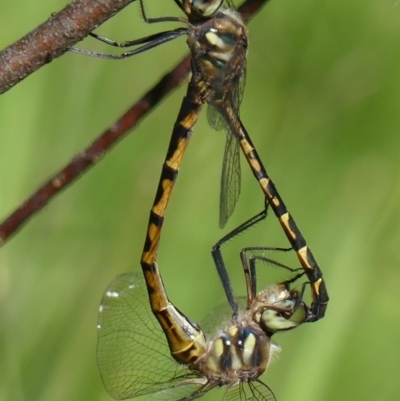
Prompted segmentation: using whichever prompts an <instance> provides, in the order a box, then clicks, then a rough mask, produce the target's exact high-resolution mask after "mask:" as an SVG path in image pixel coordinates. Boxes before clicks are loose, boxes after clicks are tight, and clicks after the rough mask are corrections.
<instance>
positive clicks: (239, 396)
mask: <svg viewBox="0 0 400 401" xmlns="http://www.w3.org/2000/svg"><path fill="white" fill-rule="evenodd" d="M222 401H276V397H275V395H274V393H273V392H272V390H271V389H270V388H269V387H268V386H267V385H266V384H264V383H263V382H262V381H260V380H254V381H249V382H248V383H244V382H240V383H238V384H236V385H233V386H231V387H229V388H228V389H227V390H226V392H225V394H224V396H223V398H222Z"/></svg>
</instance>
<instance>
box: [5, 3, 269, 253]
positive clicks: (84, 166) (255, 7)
mask: <svg viewBox="0 0 400 401" xmlns="http://www.w3.org/2000/svg"><path fill="white" fill-rule="evenodd" d="M268 2H269V0H246V1H245V2H244V4H243V5H242V6H241V7H239V11H240V12H241V13H242V14H243V16H244V18H245V19H246V21H247V20H249V19H250V18H251V17H252V16H254V15H255V14H256V13H257V12H258V11H259V10H260V8H261V7H262V6H263V5H264V4H266V3H268ZM189 72H190V57H187V58H185V59H184V60H183V61H182V62H180V63H179V64H178V65H177V66H176V67H175V68H174V69H173V70H172V71H171V72H170V73H168V74H166V75H165V76H164V77H163V78H162V79H161V80H160V81H159V82H158V83H157V84H156V85H155V86H154V87H153V88H152V89H151V90H149V91H148V92H147V93H146V94H145V95H144V96H143V97H142V98H141V99H140V100H139V101H138V102H136V103H135V104H134V105H133V106H132V107H131V108H130V109H129V110H128V111H127V112H126V113H125V114H124V115H123V116H122V117H121V118H120V119H119V120H118V121H117V122H116V123H115V124H113V125H112V126H111V127H110V128H109V129H107V130H106V131H105V132H104V133H103V134H101V135H100V136H99V137H98V138H97V139H96V140H95V141H94V142H93V143H92V144H91V145H90V146H89V147H88V148H86V149H85V150H84V151H83V152H81V153H79V154H78V155H76V156H74V158H73V159H72V160H71V161H70V163H69V164H68V165H67V166H65V167H64V168H62V169H61V170H60V171H59V172H58V173H57V174H55V175H54V176H53V177H52V178H51V179H50V180H49V181H47V182H46V183H45V184H44V185H43V186H42V187H40V188H39V189H38V190H37V191H36V192H35V193H34V194H33V195H32V196H31V197H30V198H29V199H27V200H26V201H25V202H24V203H23V204H22V205H21V206H20V207H19V208H18V209H17V210H15V211H14V212H13V213H12V214H11V215H9V217H7V218H6V219H5V220H4V221H3V222H2V223H1V224H0V246H1V245H3V244H4V243H5V242H6V241H7V240H8V239H9V238H10V237H11V236H12V235H13V234H15V233H16V231H17V230H18V229H19V228H20V227H21V226H22V225H23V224H25V223H26V222H27V221H28V219H29V218H30V217H31V216H32V215H33V214H35V213H37V212H38V211H39V210H41V209H42V208H43V207H44V206H45V205H46V204H47V203H48V202H49V201H50V200H51V199H52V198H53V197H54V196H55V195H56V194H58V193H59V192H60V191H61V190H63V189H64V188H66V187H67V186H68V185H70V184H72V183H73V182H74V181H75V180H76V179H77V178H78V177H79V176H80V175H82V174H83V173H84V172H85V171H87V170H88V168H89V167H91V166H93V165H94V164H95V163H96V162H97V161H99V160H100V159H101V158H102V157H103V156H104V155H105V154H106V152H107V151H108V150H110V149H111V148H112V147H113V146H114V145H115V144H116V143H117V142H118V141H119V140H121V139H122V138H123V137H124V135H126V134H127V133H128V131H129V130H131V129H132V128H133V127H135V126H136V124H137V123H138V122H139V120H140V119H141V118H142V117H144V116H145V115H146V114H147V113H148V112H149V111H151V110H152V108H153V107H154V106H155V105H156V104H157V103H158V102H159V101H160V100H162V99H163V98H164V97H165V96H166V95H167V94H168V93H169V92H171V91H172V90H173V89H174V88H176V87H177V86H178V85H180V84H182V83H183V82H184V81H185V80H186V77H187V75H188V73H189Z"/></svg>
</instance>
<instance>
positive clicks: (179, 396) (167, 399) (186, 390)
mask: <svg viewBox="0 0 400 401" xmlns="http://www.w3.org/2000/svg"><path fill="white" fill-rule="evenodd" d="M190 382H192V383H190ZM196 382H197V383H196ZM182 383H183V384H182V385H181V384H178V385H177V386H175V387H172V388H168V389H165V390H162V391H160V392H158V393H156V394H154V395H153V396H152V397H150V398H149V399H148V401H150V400H161V401H171V400H176V401H191V400H194V399H196V398H199V397H201V396H203V395H204V394H205V393H207V392H208V391H210V390H211V389H213V388H214V387H216V386H217V384H218V383H217V382H215V383H213V384H209V383H208V382H207V379H206V378H197V379H192V380H188V381H186V382H185V381H184V382H182ZM146 401H147V400H146Z"/></svg>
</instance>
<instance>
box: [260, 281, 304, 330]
mask: <svg viewBox="0 0 400 401" xmlns="http://www.w3.org/2000/svg"><path fill="white" fill-rule="evenodd" d="M307 310H308V307H307V305H306V304H305V303H304V302H303V300H302V296H301V294H300V293H299V292H298V291H296V290H291V289H290V288H288V286H287V284H286V283H282V284H275V285H271V286H270V287H268V288H267V289H266V290H264V291H261V292H260V293H259V294H258V295H257V302H256V306H255V308H253V311H254V312H255V315H256V320H257V321H258V322H259V324H260V326H261V327H262V328H263V330H264V331H265V332H266V333H269V334H270V335H272V334H274V333H276V332H277V331H285V330H290V329H294V328H295V327H298V326H300V325H301V324H302V323H304V322H305V321H306V319H307Z"/></svg>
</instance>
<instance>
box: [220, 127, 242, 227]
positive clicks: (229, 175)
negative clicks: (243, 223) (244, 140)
mask: <svg viewBox="0 0 400 401" xmlns="http://www.w3.org/2000/svg"><path fill="white" fill-rule="evenodd" d="M229 132H230V131H229ZM240 180H241V169H240V145H239V141H238V140H237V139H236V136H234V135H233V134H231V133H228V134H227V136H226V143H225V151H224V159H223V162H222V173H221V188H220V198H219V226H220V227H221V228H223V227H225V224H226V222H227V221H228V220H229V217H231V216H232V213H233V212H234V210H235V207H236V204H237V202H238V199H239V195H240Z"/></svg>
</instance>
